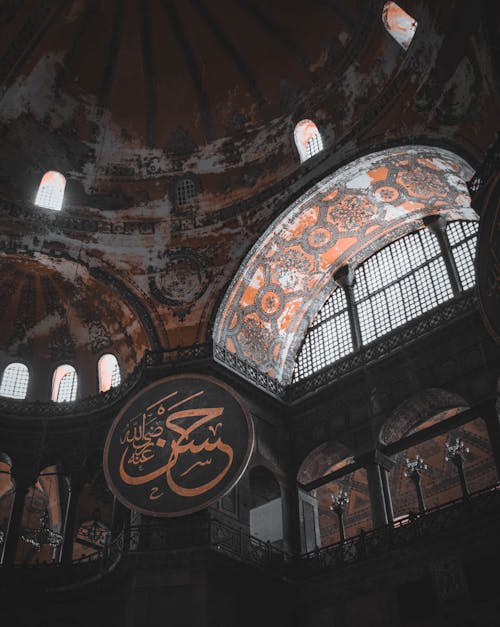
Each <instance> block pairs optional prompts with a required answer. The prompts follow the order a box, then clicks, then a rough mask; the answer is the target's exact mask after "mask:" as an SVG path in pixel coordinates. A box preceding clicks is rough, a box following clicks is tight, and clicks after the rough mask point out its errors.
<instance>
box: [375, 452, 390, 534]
mask: <svg viewBox="0 0 500 627" xmlns="http://www.w3.org/2000/svg"><path fill="white" fill-rule="evenodd" d="M376 458H377V463H378V465H379V467H380V480H381V481H382V489H383V491H384V502H385V511H386V515H387V522H388V523H390V524H392V523H393V522H394V510H393V508H392V495H391V488H390V485H389V472H390V471H391V470H392V468H393V467H394V463H395V462H394V461H393V460H392V459H391V458H390V457H387V455H384V454H383V453H380V451H377V454H376Z"/></svg>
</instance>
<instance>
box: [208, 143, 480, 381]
mask: <svg viewBox="0 0 500 627" xmlns="http://www.w3.org/2000/svg"><path fill="white" fill-rule="evenodd" d="M471 175H472V170H471V168H470V167H469V166H468V164H467V163H466V162H465V161H464V160H462V159H461V158H460V157H458V156H457V155H455V154H453V153H451V152H449V151H447V150H443V149H439V148H435V147H430V146H405V147H400V148H393V149H389V150H384V151H381V152H377V153H373V154H370V155H367V156H365V157H361V158H359V159H357V160H355V161H353V162H352V163H350V164H348V165H347V166H345V167H343V168H340V169H339V170H338V171H337V172H335V173H333V174H332V175H330V176H328V177H327V178H325V179H323V180H322V181H320V182H319V183H318V184H316V185H315V186H314V187H313V188H312V189H311V190H309V191H308V192H307V193H306V194H304V195H303V196H302V197H301V198H299V199H298V200H297V201H296V202H295V203H294V204H292V205H291V206H290V207H289V208H288V209H287V210H286V211H285V212H283V214H282V215H280V216H279V217H278V218H277V219H276V220H275V221H274V222H273V224H271V226H270V227H269V228H268V229H267V231H266V232H265V233H264V234H263V235H262V236H261V237H260V239H259V240H258V241H257V242H256V244H255V245H254V246H253V248H252V249H251V250H250V252H249V254H248V255H247V258H246V259H245V261H244V263H243V264H242V266H241V267H240V269H239V270H238V272H237V273H236V275H235V277H234V279H233V281H232V283H231V285H230V286H229V289H228V291H227V293H226V295H225V298H224V300H223V301H222V304H221V306H220V309H219V311H218V314H217V318H216V320H215V325H214V333H213V337H214V343H215V344H216V345H218V346H220V347H223V348H224V349H225V350H227V351H229V352H231V353H233V354H235V355H236V356H237V357H239V358H240V359H243V360H245V361H247V362H250V363H252V364H255V365H256V366H257V368H258V369H259V370H260V371H262V372H265V373H266V374H268V375H270V376H271V377H274V378H276V379H277V380H278V381H280V382H282V383H284V384H287V383H289V382H290V381H291V377H292V372H293V367H294V360H295V355H296V353H297V351H298V349H299V347H300V344H301V341H302V339H303V337H304V335H305V333H306V331H307V329H308V327H309V325H310V322H311V321H312V319H313V317H314V316H315V315H316V313H317V312H318V310H319V309H320V307H321V305H322V304H323V303H324V302H325V300H326V298H327V297H328V296H329V294H330V293H331V291H332V281H333V275H334V273H335V272H336V270H338V269H339V268H340V267H341V266H343V265H344V264H346V263H350V264H353V265H358V264H360V263H361V262H362V261H364V260H365V259H367V258H368V257H369V256H370V255H372V254H373V253H374V252H376V251H377V250H379V249H380V248H382V247H383V246H385V245H387V244H389V243H390V242H391V241H393V240H394V239H397V238H398V237H402V236H403V235H406V234H407V233H409V232H411V231H413V230H415V229H418V228H421V227H423V224H424V223H423V218H425V217H426V216H429V215H435V214H442V215H444V216H445V217H446V218H448V219H450V220H476V219H477V214H476V213H475V211H474V210H473V209H472V208H471V207H470V196H469V193H468V189H467V186H466V181H467V180H468V179H469V178H470V177H471Z"/></svg>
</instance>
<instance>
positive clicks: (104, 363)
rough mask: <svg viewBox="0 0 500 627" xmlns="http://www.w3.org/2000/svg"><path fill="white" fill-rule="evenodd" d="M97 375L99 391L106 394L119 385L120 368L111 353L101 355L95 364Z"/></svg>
mask: <svg viewBox="0 0 500 627" xmlns="http://www.w3.org/2000/svg"><path fill="white" fill-rule="evenodd" d="M97 370H98V375H99V390H100V391H101V392H107V391H108V390H109V389H110V388H114V387H116V386H117V385H120V383H121V374H120V366H119V365H118V360H117V359H116V357H115V356H114V355H113V354H112V353H106V354H105V355H102V357H101V358H100V359H99V363H98V364H97Z"/></svg>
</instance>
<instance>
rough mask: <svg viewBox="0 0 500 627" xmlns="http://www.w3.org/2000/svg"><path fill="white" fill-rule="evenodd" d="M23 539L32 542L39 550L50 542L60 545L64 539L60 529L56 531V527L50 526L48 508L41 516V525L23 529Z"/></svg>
mask: <svg viewBox="0 0 500 627" xmlns="http://www.w3.org/2000/svg"><path fill="white" fill-rule="evenodd" d="M21 540H23V541H24V542H27V543H28V544H31V545H32V546H34V547H35V548H36V550H37V551H39V550H40V549H41V548H42V545H44V544H48V545H50V546H52V547H56V546H59V545H60V544H61V543H62V541H63V536H62V534H60V533H59V532H58V531H54V529H51V528H50V525H49V514H48V512H47V510H44V511H43V512H42V515H41V516H40V525H39V526H38V527H36V528H35V529H30V528H26V529H23V530H22V533H21Z"/></svg>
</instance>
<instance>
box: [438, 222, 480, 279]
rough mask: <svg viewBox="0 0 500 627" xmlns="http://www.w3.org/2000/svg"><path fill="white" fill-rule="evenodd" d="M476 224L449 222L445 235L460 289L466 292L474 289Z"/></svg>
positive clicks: (477, 226)
mask: <svg viewBox="0 0 500 627" xmlns="http://www.w3.org/2000/svg"><path fill="white" fill-rule="evenodd" d="M478 228H479V225H478V223H477V222H465V221H459V220H457V221H454V222H449V223H448V226H447V228H446V235H447V236H448V240H449V242H450V245H451V251H452V254H453V258H454V259H455V263H456V266H457V270H458V275H459V277H460V281H461V282H462V288H463V289H464V290H467V289H469V288H471V287H474V284H475V282H476V273H475V266H474V260H475V257H476V246H477V232H478Z"/></svg>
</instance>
